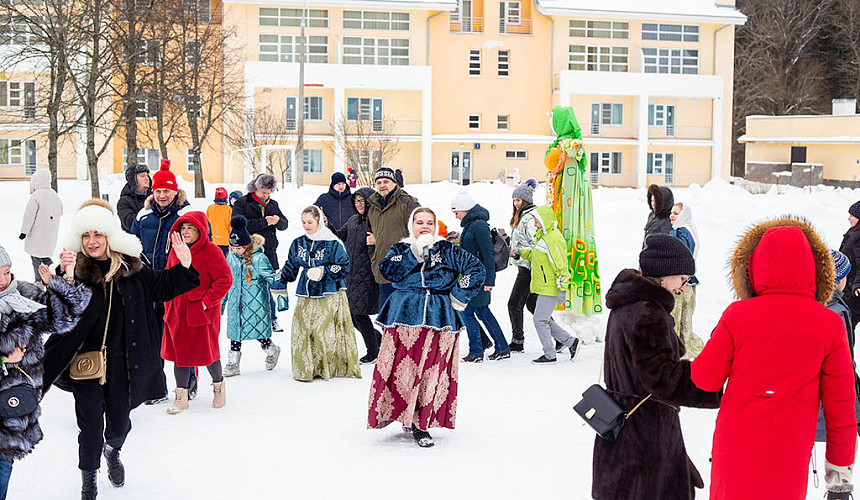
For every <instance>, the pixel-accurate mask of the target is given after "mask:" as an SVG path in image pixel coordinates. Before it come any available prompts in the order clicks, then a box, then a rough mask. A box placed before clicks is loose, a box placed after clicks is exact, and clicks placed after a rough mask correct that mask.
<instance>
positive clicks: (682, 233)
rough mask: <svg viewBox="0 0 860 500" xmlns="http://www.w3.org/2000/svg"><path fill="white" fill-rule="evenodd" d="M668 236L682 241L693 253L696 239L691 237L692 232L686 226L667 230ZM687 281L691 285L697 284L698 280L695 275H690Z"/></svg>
mask: <svg viewBox="0 0 860 500" xmlns="http://www.w3.org/2000/svg"><path fill="white" fill-rule="evenodd" d="M669 236H674V237H676V238H678V239H679V240H681V241H683V242H684V245H686V246H687V248H688V249H689V250H690V253H691V254H693V255H695V253H694V252H695V251H696V240H695V239H693V235H692V233H690V231H689V230H688V229H687V228H686V227H679V228H678V229H673V230H671V231H669ZM689 283H690V284H691V285H698V284H699V280H698V279H697V278H696V277H695V276H690V281H689Z"/></svg>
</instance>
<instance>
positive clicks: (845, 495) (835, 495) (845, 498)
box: [826, 491, 854, 500]
mask: <svg viewBox="0 0 860 500" xmlns="http://www.w3.org/2000/svg"><path fill="white" fill-rule="evenodd" d="M826 498H827V500H850V499H852V498H854V497H853V496H851V492H848V491H843V492H836V491H828V492H827V497H826Z"/></svg>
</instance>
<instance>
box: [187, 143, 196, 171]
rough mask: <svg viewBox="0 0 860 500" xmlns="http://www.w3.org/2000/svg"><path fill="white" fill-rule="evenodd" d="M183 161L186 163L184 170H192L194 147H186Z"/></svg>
mask: <svg viewBox="0 0 860 500" xmlns="http://www.w3.org/2000/svg"><path fill="white" fill-rule="evenodd" d="M185 161H186V162H187V163H188V165H187V167H186V171H187V172H188V173H193V172H194V148H188V149H187V151H186V156H185Z"/></svg>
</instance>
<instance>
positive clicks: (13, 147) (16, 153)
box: [0, 139, 24, 165]
mask: <svg viewBox="0 0 860 500" xmlns="http://www.w3.org/2000/svg"><path fill="white" fill-rule="evenodd" d="M23 144H24V140H23V139H0V165H23V164H24V147H23Z"/></svg>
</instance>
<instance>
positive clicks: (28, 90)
mask: <svg viewBox="0 0 860 500" xmlns="http://www.w3.org/2000/svg"><path fill="white" fill-rule="evenodd" d="M35 105H36V84H35V83H34V82H7V81H0V107H9V108H20V107H22V106H25V107H31V106H35ZM33 113H34V114H35V109H34V110H33ZM34 118H35V116H34Z"/></svg>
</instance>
